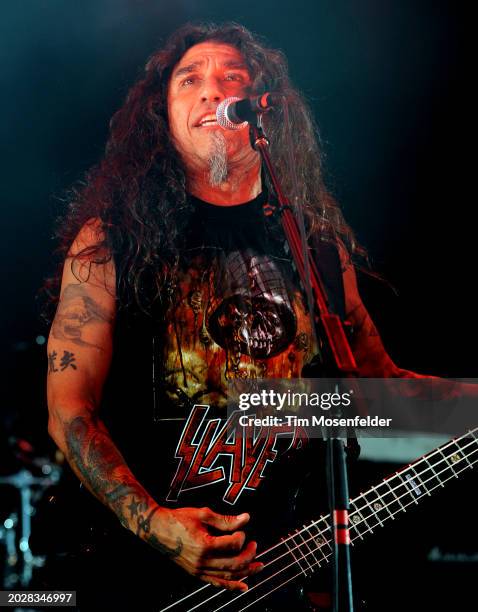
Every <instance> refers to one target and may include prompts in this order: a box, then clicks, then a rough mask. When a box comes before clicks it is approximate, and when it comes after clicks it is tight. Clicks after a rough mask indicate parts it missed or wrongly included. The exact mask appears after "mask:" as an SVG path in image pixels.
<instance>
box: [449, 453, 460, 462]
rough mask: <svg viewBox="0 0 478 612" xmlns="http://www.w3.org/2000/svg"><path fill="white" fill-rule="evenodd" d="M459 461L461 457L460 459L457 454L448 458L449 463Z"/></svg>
mask: <svg viewBox="0 0 478 612" xmlns="http://www.w3.org/2000/svg"><path fill="white" fill-rule="evenodd" d="M460 459H461V457H460V455H458V454H455V455H452V456H451V457H450V461H451V462H452V463H457V462H458V461H460Z"/></svg>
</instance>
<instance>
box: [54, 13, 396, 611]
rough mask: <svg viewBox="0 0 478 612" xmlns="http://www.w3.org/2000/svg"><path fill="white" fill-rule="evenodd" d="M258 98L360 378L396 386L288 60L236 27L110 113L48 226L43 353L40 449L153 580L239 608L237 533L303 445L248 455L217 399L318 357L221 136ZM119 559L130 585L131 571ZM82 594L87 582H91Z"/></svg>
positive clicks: (244, 139) (268, 226) (261, 187)
mask: <svg viewBox="0 0 478 612" xmlns="http://www.w3.org/2000/svg"><path fill="white" fill-rule="evenodd" d="M264 91H282V92H287V96H288V99H289V105H290V113H291V121H292V122H293V124H294V127H295V129H294V133H295V134H296V137H295V138H296V139H295V140H294V141H293V146H294V147H295V151H293V154H294V157H295V159H296V162H297V169H298V174H299V184H300V193H299V194H297V195H298V196H299V201H300V202H301V203H302V206H303V211H304V216H305V221H306V226H307V229H308V232H309V234H310V241H311V244H312V245H315V246H314V248H317V254H318V259H319V260H320V261H322V259H321V257H320V253H321V250H320V248H319V242H320V240H319V238H321V237H328V238H329V242H334V240H333V238H334V237H335V238H336V239H337V244H339V245H340V246H339V254H340V263H341V266H335V268H334V265H335V264H334V261H335V262H338V261H339V259H338V257H337V256H335V260H334V256H333V255H332V258H331V259H330V258H329V261H331V262H332V264H331V265H330V266H329V268H328V273H329V276H330V278H329V280H330V281H331V282H330V289H331V294H332V301H335V303H336V307H337V311H338V312H342V315H345V318H346V319H347V320H348V321H349V322H350V324H351V326H352V328H353V329H354V336H353V350H354V355H355V359H356V361H357V364H358V367H359V369H360V374H361V375H362V376H368V377H389V376H404V375H407V373H406V372H404V371H403V370H401V369H399V368H398V367H397V366H396V365H395V364H394V363H393V362H392V360H391V359H390V357H389V356H388V355H387V353H386V352H385V350H384V348H383V345H382V343H381V340H380V338H379V336H378V333H377V332H376V329H375V327H374V325H373V322H372V321H371V319H370V317H369V315H368V314H367V312H366V310H365V308H364V306H363V304H362V301H361V299H360V297H359V294H358V291H357V285H356V279H355V273H354V268H353V265H352V263H351V259H350V255H351V254H353V253H358V254H359V255H360V249H359V248H358V247H357V246H356V245H355V243H354V239H353V234H352V232H351V231H350V229H349V228H348V227H347V225H346V224H345V222H344V220H343V218H342V216H341V214H340V212H339V210H338V208H337V207H336V205H335V203H334V201H333V199H332V198H331V197H330V196H329V195H328V194H327V191H326V189H325V187H324V185H323V181H322V176H321V171H320V155H319V149H318V147H317V142H316V139H315V134H314V126H313V122H312V120H311V118H310V114H309V112H308V110H307V108H306V106H305V104H304V103H303V101H302V100H301V98H300V96H299V94H298V93H297V92H296V91H295V90H293V89H292V87H291V86H290V83H289V80H288V76H287V72H286V67H285V61H284V58H283V57H282V55H281V54H280V53H279V52H277V51H274V50H270V49H266V48H265V47H264V46H263V45H262V44H261V43H260V42H259V41H258V40H257V39H256V38H255V37H253V36H252V35H251V34H250V33H249V32H248V31H247V30H245V29H244V28H242V27H241V26H238V25H235V24H232V25H228V24H226V25H224V26H214V25H212V26H209V25H206V26H191V25H187V26H185V27H184V28H182V29H181V30H179V31H177V32H176V33H175V34H173V36H172V37H171V38H170V39H169V41H168V42H167V44H166V46H165V48H164V49H163V50H161V51H159V52H158V53H156V54H155V55H153V56H152V58H151V59H150V60H149V62H148V64H147V66H146V70H145V75H144V78H143V79H142V80H140V81H139V82H138V83H137V84H136V85H135V86H134V87H133V88H132V90H131V91H130V93H129V95H128V98H127V100H126V103H125V105H124V106H123V108H122V109H121V110H120V111H118V113H117V114H116V115H115V116H114V118H113V120H112V123H111V136H110V139H109V142H108V145H107V148H106V153H105V156H104V159H103V160H102V162H101V163H100V164H99V165H98V166H97V167H95V168H94V169H92V170H91V171H90V173H89V174H88V176H87V179H86V182H85V184H84V185H83V186H82V188H81V189H79V190H78V191H77V192H75V194H74V198H73V204H72V206H71V208H70V211H69V214H68V216H67V217H66V219H65V220H64V223H63V226H62V227H61V228H60V229H61V232H60V236H61V239H62V245H63V249H64V253H65V255H66V259H65V265H64V267H63V272H62V279H61V293H60V299H59V303H58V308H57V311H56V315H55V319H54V322H53V325H52V329H51V333H50V338H49V342H48V355H49V372H48V404H49V415H50V417H49V432H50V434H51V436H52V437H53V439H54V440H55V442H56V443H57V445H58V446H59V448H60V449H61V450H62V451H63V452H64V454H65V456H66V458H67V459H68V462H69V464H70V465H71V467H72V469H73V470H74V472H75V473H76V475H77V476H78V478H79V479H80V480H81V482H82V483H83V485H84V486H85V487H87V488H88V489H89V490H90V491H91V493H93V495H95V496H96V497H97V498H98V499H99V500H100V501H101V502H102V503H103V504H104V505H105V506H107V507H108V508H109V509H110V510H111V511H112V512H113V513H114V514H116V516H117V517H118V519H119V521H120V523H121V524H122V525H123V526H124V527H125V528H126V529H127V530H129V531H131V532H132V533H133V534H134V535H135V538H136V540H135V541H134V544H132V541H133V539H134V538H132V539H130V540H128V546H130V545H131V546H136V548H135V549H134V550H135V551H139V550H140V549H141V551H143V550H144V551H145V550H146V549H147V546H146V545H145V544H143V543H141V542H140V540H143V541H144V542H145V543H147V544H149V545H150V546H151V547H152V548H151V549H150V553H148V554H152V553H154V556H153V557H151V559H152V563H153V564H156V563H157V565H155V568H159V567H160V565H159V563H160V560H161V559H162V556H163V555H166V556H167V557H169V560H168V561H167V563H165V564H163V565H162V566H161V567H163V568H164V567H170V568H172V567H173V563H175V564H177V565H178V566H179V567H181V568H182V569H183V570H185V571H186V572H188V573H189V574H192V575H194V576H197V577H199V578H200V579H201V580H203V581H205V582H209V583H212V584H213V585H216V586H219V587H226V588H227V589H231V590H239V591H240V590H245V589H247V586H246V583H245V582H243V581H242V579H243V578H245V577H246V576H249V575H251V574H255V573H257V572H259V571H260V570H261V569H262V564H261V562H260V561H256V560H255V557H256V550H257V542H256V540H254V539H251V538H250V537H249V532H248V531H247V530H248V529H249V527H248V523H250V524H252V523H253V522H254V520H256V518H257V516H256V515H258V514H260V513H259V508H260V506H261V505H262V507H264V506H263V504H264V498H262V501H261V502H260V503H259V504H258V502H257V500H258V499H261V497H260V493H261V490H262V489H264V490H265V484H264V483H265V482H266V481H267V479H268V478H269V480H270V481H271V482H272V483H274V482H277V479H278V477H280V474H281V473H282V472H281V471H279V472H277V471H276V472H274V465H273V464H274V463H275V462H276V460H277V462H278V460H279V458H280V456H281V455H285V454H286V453H289V455H290V456H292V457H294V456H300V454H301V452H304V446H305V445H304V444H303V441H302V440H301V439H300V436H299V433H298V432H297V431H296V430H295V428H293V427H291V429H290V431H289V432H288V434H289V435H288V436H285V440H284V438H283V437H282V438H281V439H279V438H280V437H279V436H278V435H276V434H275V433H274V432H273V431H271V432H270V433H269V439H268V442H267V444H266V446H265V447H264V448H262V449H261V453H260V454H259V455H255V456H254V457H252V456H251V454H250V453H249V455H248V452H247V449H246V450H244V449H242V448H241V449H240V448H239V447H238V445H237V444H235V442H234V435H233V428H232V425H231V423H226V424H225V425H224V423H223V421H224V398H225V386H226V383H227V380H230V379H232V378H237V377H239V378H254V377H262V378H264V377H265V378H267V377H282V378H298V377H300V375H301V371H302V368H303V366H305V365H306V364H307V363H309V362H310V361H311V360H312V358H313V357H314V355H315V354H316V352H317V347H316V346H314V340H313V338H314V333H313V330H312V328H311V323H310V320H311V318H310V316H309V313H308V310H307V306H306V300H305V298H304V296H303V292H302V290H301V288H300V284H299V283H298V281H297V278H296V277H295V276H294V273H293V269H292V267H291V265H290V258H289V257H288V256H287V254H286V252H285V251H284V248H283V237H282V236H281V234H280V228H279V225H278V221H277V219H276V218H275V217H274V216H273V217H272V218H271V219H269V218H268V217H266V216H265V215H264V210H267V208H269V207H270V206H271V205H272V204H273V201H272V200H271V198H268V195H267V193H268V189H267V188H268V185H266V184H265V183H264V181H263V177H262V175H261V164H260V158H259V155H258V153H257V152H256V151H254V150H253V148H252V147H251V145H250V142H249V135H248V130H247V129H243V130H230V131H226V130H223V129H222V128H221V127H220V126H218V125H217V123H216V121H215V111H216V108H217V106H218V104H219V103H220V102H221V101H222V100H224V99H225V98H228V97H231V96H236V97H239V98H242V97H245V96H248V95H253V94H256V95H257V94H259V93H263V92H264ZM279 115H280V113H271V114H270V116H267V117H266V118H265V119H266V129H267V131H268V133H269V135H270V139H271V142H272V154H273V158H274V162H275V163H276V165H277V168H278V172H279V176H280V178H281V180H282V181H283V184H284V187H285V189H286V191H287V190H289V191H290V189H291V179H290V176H289V174H288V172H287V156H286V153H285V138H286V135H285V129H284V127H283V122H281V120H280V116H279ZM333 252H335V251H333ZM324 261H325V259H324ZM334 270H335V272H334ZM337 270H338V271H339V277H340V275H341V278H342V280H343V287H342V286H341V283H340V282H337V278H335V279H334V278H332V277H333V276H334V274H335V275H336V276H337V274H336V271H337ZM339 281H340V278H339ZM151 398H153V399H151ZM215 411H216V412H215ZM221 411H222V413H221ZM217 415H219V420H217V419H214V418H211V417H213V416H214V417H217ZM221 419H222V420H221ZM294 453H295V455H294ZM289 455H288V456H289ZM252 460H254V461H256V463H255V464H253V461H252ZM251 461H252V462H251ZM274 479H275V480H274ZM283 484H284V483H282V486H283ZM286 484H287V483H286ZM286 488H287V487H286ZM278 514H279V511H277V512H274V515H275V516H277V515H278ZM267 519H268V520H269V521H270V515H269V516H268V517H267V516H266V517H265V520H267ZM263 520H264V517H263ZM246 532H247V535H246ZM256 533H258V534H259V535H260V533H261V530H260V529H259V528H258V529H256ZM280 535H281V534H280V533H279V534H277V536H280ZM137 542H139V545H140V546H139V547H138V546H137ZM259 545H260V546H262V544H261V542H259ZM120 549H121V550H119V551H118V553H117V554H118V555H120V556H121V555H123V557H124V562H123V559H121V564H122V565H123V569H124V566H125V564H127V563H129V565H128V568H129V569H128V571H131V572H132V571H134V569H135V568H134V567H133V566H135V565H136V566H137V567H136V569H138V566H139V565H140V562H139V561H138V560H137V557H136V556H135V558H134V559H131V558H127V555H126V553H125V550H126V548H125V549H122V547H120ZM158 551H159V552H158ZM138 554H139V553H138ZM134 555H136V552H135V553H134ZM113 556H114V555H110V557H113ZM116 561H118V558H116ZM118 571H119V570H118ZM138 571H146V570H140V569H138ZM148 571H149V572H151V571H152V570H151V566H149V567H148ZM157 571H159V570H157ZM161 571H162V572H163V571H165V570H161ZM131 575H132V574H129V576H131ZM95 577H96V578H98V576H95V572H94V571H92V570H90V573H89V575H88V577H87V580H88V581H92V580H93V579H94V578H95ZM78 580H79V577H78ZM119 580H122V578H121V577H120V578H119ZM72 584H75V578H73V582H72ZM124 584H125V583H124V582H123V581H122V582H121V585H122V586H121V588H120V590H122V589H124V588H125V586H124ZM131 584H132V586H133V587H134V582H131ZM118 588H119V587H118ZM165 588H166V589H168V586H166V587H165ZM80 594H81V590H80ZM149 601H152V600H149Z"/></svg>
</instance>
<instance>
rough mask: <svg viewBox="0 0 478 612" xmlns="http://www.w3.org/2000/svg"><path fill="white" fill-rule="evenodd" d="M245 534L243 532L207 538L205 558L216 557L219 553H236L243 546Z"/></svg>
mask: <svg viewBox="0 0 478 612" xmlns="http://www.w3.org/2000/svg"><path fill="white" fill-rule="evenodd" d="M245 541H246V534H245V533H244V532H243V531H236V532H235V533H232V534H231V535H224V536H209V538H208V540H207V547H208V552H207V556H211V555H214V556H215V557H217V556H218V554H219V553H222V554H224V553H225V554H226V555H227V553H238V552H239V551H240V550H241V549H242V547H243V546H244V542H245Z"/></svg>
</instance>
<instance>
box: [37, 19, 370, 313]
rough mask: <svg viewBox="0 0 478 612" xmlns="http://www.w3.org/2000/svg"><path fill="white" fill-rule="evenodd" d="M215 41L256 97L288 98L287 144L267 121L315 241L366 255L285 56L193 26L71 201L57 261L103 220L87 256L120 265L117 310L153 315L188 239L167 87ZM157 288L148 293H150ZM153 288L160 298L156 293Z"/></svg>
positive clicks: (234, 32) (222, 30)
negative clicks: (243, 67)
mask: <svg viewBox="0 0 478 612" xmlns="http://www.w3.org/2000/svg"><path fill="white" fill-rule="evenodd" d="M204 41H217V42H221V43H226V44H230V45H232V46H234V47H236V48H237V49H238V50H239V51H240V52H241V54H242V55H243V57H244V59H245V62H246V64H247V66H248V69H249V72H250V75H251V79H252V86H251V94H261V93H263V92H265V91H275V92H282V93H284V94H285V95H286V96H287V99H288V101H289V104H288V108H289V117H290V124H291V125H293V126H294V130H292V133H291V134H290V135H289V137H290V138H291V139H292V140H291V141H290V140H287V138H288V134H287V130H286V128H285V126H284V121H283V116H282V112H281V111H278V112H274V113H268V114H267V115H266V122H265V127H266V130H267V133H268V135H269V136H270V140H271V142H272V143H273V147H272V149H271V155H272V158H273V162H274V164H275V167H276V170H277V173H278V176H279V179H280V180H281V181H282V184H283V186H284V189H285V192H286V193H291V192H292V189H293V181H292V177H291V175H290V171H289V166H290V164H289V159H290V157H288V154H287V146H288V143H290V142H291V143H292V151H291V153H292V158H293V159H294V160H295V162H296V168H297V179H298V180H297V183H296V184H298V185H299V193H296V194H295V195H296V196H297V197H298V201H299V202H301V205H302V207H303V213H304V219H305V225H306V231H307V233H308V235H309V236H315V237H316V236H318V234H319V233H324V230H325V233H326V234H328V235H332V236H334V237H338V238H340V239H341V240H342V242H343V243H344V244H345V245H346V247H347V249H348V251H349V253H351V254H354V253H358V254H364V251H363V250H362V249H361V247H360V246H359V245H358V244H357V243H356V241H355V238H354V235H353V233H352V231H351V229H350V228H349V227H348V225H347V224H346V223H345V221H344V218H343V216H342V213H341V211H340V209H339V207H338V206H337V204H336V202H335V200H334V198H333V197H332V196H331V195H330V193H329V192H328V191H327V189H326V187H325V184H324V179H323V172H322V159H321V151H320V147H319V138H318V131H317V128H316V125H315V123H314V121H313V119H312V115H311V112H310V110H309V108H308V106H307V104H306V103H305V101H304V99H303V98H302V96H301V95H300V94H299V92H298V91H297V90H296V89H294V88H293V87H292V85H291V82H290V79H289V76H288V70H287V62H286V59H285V57H284V55H283V54H282V52H280V51H278V50H275V49H270V48H267V46H266V45H265V44H264V42H263V41H262V40H261V39H260V38H259V37H257V36H256V35H254V34H252V33H251V32H250V31H248V30H247V29H246V28H245V27H243V26H242V25H239V24H236V23H225V24H220V25H217V24H211V23H206V24H186V25H184V26H183V27H181V28H180V29H178V30H177V31H175V32H174V33H173V34H172V35H171V36H170V37H169V39H168V40H167V41H166V44H165V46H164V48H163V49H161V50H159V51H157V52H156V53H154V54H153V55H152V56H151V57H150V58H149V60H148V62H147V63H146V66H145V69H144V74H143V76H142V78H140V79H139V80H138V81H137V82H136V84H135V85H133V87H132V88H131V89H130V91H129V93H128V95H127V98H126V101H125V103H124V104H123V106H122V107H121V108H120V109H119V110H118V111H117V112H116V113H115V115H114V116H113V118H112V120H111V122H110V135H109V139H108V142H107V145H106V149H105V154H104V156H103V158H102V160H101V161H100V162H99V163H98V164H97V165H95V166H94V167H92V168H91V169H90V170H89V171H88V172H87V173H86V175H85V177H84V179H83V180H82V181H81V183H79V184H78V185H76V186H75V187H74V188H72V189H71V190H70V192H69V194H68V198H67V199H68V209H67V211H66V213H65V214H64V215H63V217H62V218H61V219H60V220H59V223H58V225H57V231H56V236H57V238H58V242H59V249H58V251H59V259H60V261H62V260H64V258H65V257H66V255H67V253H68V251H69V249H70V247H71V245H72V243H73V241H74V239H75V237H76V236H77V234H78V232H79V231H80V229H81V228H82V227H83V225H84V224H85V223H86V222H87V221H89V220H91V219H97V220H100V222H101V226H102V229H103V231H102V237H103V238H102V242H100V243H99V244H98V245H96V246H95V247H90V249H89V252H88V253H84V252H83V253H81V255H82V256H85V255H87V256H88V257H89V258H91V259H90V260H91V261H94V262H95V263H104V262H106V261H107V260H108V259H109V258H111V257H113V256H115V255H120V256H119V257H115V260H116V275H117V290H118V301H119V304H120V305H122V306H126V305H129V304H135V305H136V306H138V307H139V308H140V309H141V310H143V311H146V312H148V311H149V309H150V308H151V306H152V304H153V303H154V302H155V300H157V299H158V298H160V297H161V292H162V290H163V289H164V288H165V286H166V285H167V283H168V282H169V281H170V279H171V278H172V276H173V275H174V272H175V268H176V266H177V265H178V261H179V251H180V246H181V245H180V240H181V236H182V230H183V229H184V227H185V224H187V221H188V219H189V217H190V214H191V213H192V206H191V204H190V203H189V202H188V198H187V193H186V177H185V170H184V167H183V164H182V162H181V159H180V158H179V155H178V153H177V152H176V150H175V148H174V146H173V144H172V142H171V138H170V134H169V129H168V117H167V87H168V82H169V79H170V76H171V73H172V71H173V68H174V66H175V65H176V64H177V63H178V61H179V60H180V59H181V57H182V56H183V55H184V53H185V52H186V51H187V50H188V49H189V48H190V47H192V46H193V45H196V44H198V43H201V42H204ZM60 278H61V276H60V271H58V274H56V275H55V276H54V277H53V278H51V279H50V281H49V282H48V283H47V286H48V289H47V290H48V293H49V295H50V297H51V299H52V302H54V301H55V300H57V299H58V293H59V284H60ZM146 286H147V287H149V290H148V291H144V287H146ZM151 287H152V289H151Z"/></svg>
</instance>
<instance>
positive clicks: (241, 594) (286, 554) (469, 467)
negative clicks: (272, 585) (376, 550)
mask: <svg viewBox="0 0 478 612" xmlns="http://www.w3.org/2000/svg"><path fill="white" fill-rule="evenodd" d="M474 441H475V440H473V441H472V442H471V443H470V444H473V443H474ZM470 444H467V446H470ZM464 448H466V447H464ZM474 453H478V449H475V450H474V451H473V452H472V453H470V454H469V455H468V457H470V456H471V455H472V454H474ZM444 460H445V459H441V460H440V462H438V463H441V462H442V461H444ZM477 460H478V458H477ZM438 463H437V464H435V465H438ZM471 467H472V466H471V465H465V466H464V468H463V469H461V470H459V471H457V472H455V473H461V472H462V471H464V470H466V469H471ZM446 469H448V468H445V469H444V470H442V471H441V472H438V474H442V473H443V472H445V471H446ZM429 470H430V468H426V470H424V471H423V472H422V473H424V472H425V471H429ZM453 478H455V475H453V476H450V477H449V478H446V479H444V480H443V481H442V482H441V483H440V484H438V485H437V486H435V487H433V488H431V489H430V492H432V491H434V490H435V489H437V488H440V487H441V486H442V484H443V483H444V482H447V481H448V480H452V479H453ZM430 480H433V477H432V478H429V479H428V480H426V481H424V483H425V482H430ZM407 495H409V492H408V493H407V494H405V495H401V496H400V498H401V499H402V498H404V497H407ZM396 499H399V498H396ZM410 505H415V502H414V501H412V502H409V503H406V504H405V507H408V506H410ZM402 511H403V510H400V511H399V512H395V513H393V514H399V513H400V512H402ZM315 522H317V521H315ZM362 522H365V521H362ZM359 524H360V523H356V524H355V525H354V527H358V525H359ZM311 525H312V524H310V525H309V527H310V526H311ZM377 526H378V524H377ZM306 529H308V528H307V527H306V528H304V529H303V530H301V531H305V530H306ZM309 535H310V534H309ZM358 537H360V536H356V537H355V538H353V540H355V539H358ZM305 542H314V544H315V537H310V538H309V539H308V540H305ZM324 544H326V545H328V546H329V547H331V546H330V541H326V542H325V543H324ZM324 544H321V545H320V546H317V547H316V548H315V550H314V551H310V552H308V553H306V554H305V555H304V554H303V552H302V551H301V552H302V557H303V558H305V557H307V556H308V555H310V554H312V553H313V552H316V551H318V550H320V548H322V546H323V545H324ZM303 546H304V544H299V545H296V546H295V548H291V549H290V550H287V551H286V552H285V553H283V554H282V555H280V556H278V557H276V558H275V559H273V560H272V561H270V562H269V563H267V564H266V565H265V566H264V567H268V566H270V565H272V564H273V563H275V562H276V561H278V560H279V559H281V558H283V557H286V556H288V554H289V552H290V551H293V550H297V549H300V548H301V547H303ZM322 554H323V555H324V559H322V560H321V561H320V562H317V561H316V560H315V562H314V563H313V565H319V566H320V563H322V562H324V561H327V560H328V559H329V557H331V556H332V552H330V553H322ZM294 565H298V566H299V567H301V566H300V562H298V561H297V560H296V559H294V561H292V562H291V563H289V564H288V565H286V566H285V567H283V568H281V569H280V570H278V571H277V572H276V573H274V574H272V575H270V576H268V577H267V578H265V579H264V580H262V581H260V582H258V583H257V584H255V585H254V586H252V587H251V588H250V589H248V590H247V591H244V592H243V593H240V594H238V595H236V596H235V597H234V599H232V600H230V601H228V602H226V603H225V604H223V605H222V606H220V607H219V608H215V610H214V612H217V610H221V609H222V608H224V607H225V606H226V605H228V604H229V603H232V602H234V601H236V600H237V599H239V598H240V597H243V596H244V595H246V594H248V593H250V592H252V591H253V590H254V589H256V588H258V587H260V586H262V585H263V584H265V583H266V582H268V581H269V580H271V579H272V578H275V577H276V576H277V575H279V574H281V573H283V572H284V571H286V570H287V569H289V568H290V567H293V566H294ZM302 573H304V571H303V569H302V567H301V571H300V572H298V573H297V574H296V575H295V576H294V578H296V577H297V576H299V575H300V574H302ZM286 582H289V581H286ZM283 584H285V583H281V585H283ZM281 585H279V586H281ZM276 588H279V587H276ZM273 590H276V589H273ZM224 591H226V589H224V590H222V591H219V592H218V593H216V594H214V595H212V596H211V597H210V598H208V599H207V600H205V601H202V602H200V603H199V604H197V605H196V606H194V607H193V608H190V609H189V611H188V612H192V610H195V609H197V608H198V607H199V606H202V605H204V604H205V603H207V602H209V601H211V600H212V599H214V598H215V597H217V596H219V595H220V594H222V593H224ZM271 592H272V591H268V592H267V593H266V594H265V595H264V596H263V597H265V596H266V595H268V594H270V593H271ZM259 599H262V597H260V598H257V599H256V600H255V601H258V600H259ZM249 605H251V604H249ZM246 607H248V606H246ZM241 609H245V608H241Z"/></svg>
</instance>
